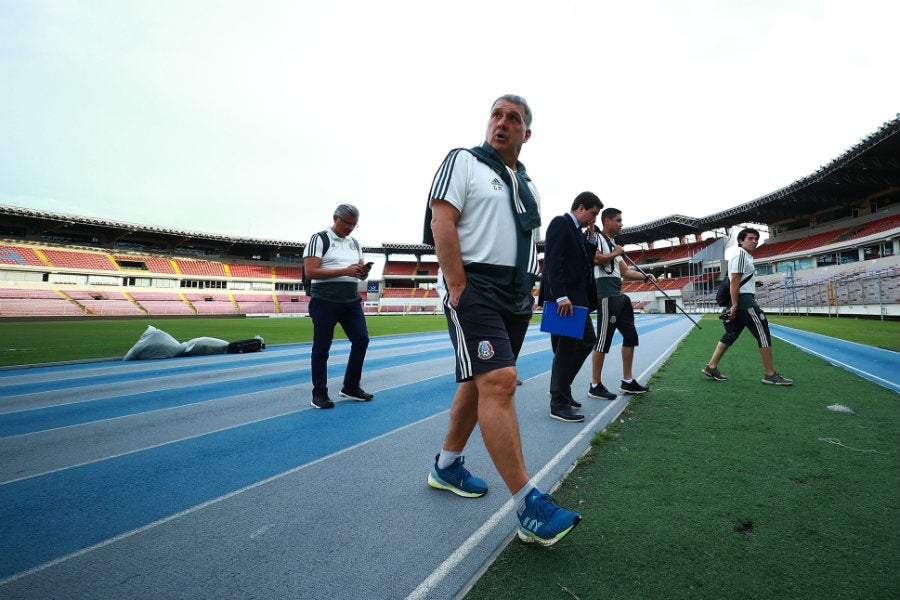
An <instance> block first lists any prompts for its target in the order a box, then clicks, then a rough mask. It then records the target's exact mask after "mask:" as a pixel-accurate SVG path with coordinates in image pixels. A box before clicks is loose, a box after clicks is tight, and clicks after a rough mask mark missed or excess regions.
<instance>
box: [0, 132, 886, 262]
mask: <svg viewBox="0 0 900 600" xmlns="http://www.w3.org/2000/svg"><path fill="white" fill-rule="evenodd" d="M898 133H900V114H898V115H897V118H895V119H894V120H893V121H889V122H887V123H885V124H884V125H883V126H882V127H881V128H880V129H879V130H878V131H876V132H875V133H873V134H872V135H870V136H868V137H867V138H865V139H863V140H861V141H860V142H859V143H858V144H857V145H856V146H854V147H852V148H850V149H849V150H847V151H846V152H845V153H844V154H842V155H841V156H839V157H838V158H836V159H834V160H833V161H831V163H829V164H828V165H826V166H824V167H822V168H820V169H819V170H818V171H816V172H815V173H813V174H812V175H809V176H807V177H804V178H802V179H798V180H797V181H795V182H794V183H792V184H790V185H788V186H786V187H783V188H781V189H780V190H776V191H774V192H772V193H771V194H768V195H766V196H763V197H761V198H757V199H756V200H753V201H751V202H747V203H745V204H740V205H738V206H735V207H733V208H729V209H727V210H724V211H721V212H718V213H715V214H712V215H709V216H706V217H701V218H696V217H689V216H686V215H670V216H668V217H664V218H661V219H657V220H655V221H652V222H650V223H645V224H643V225H636V226H634V227H626V228H625V229H623V230H622V233H621V234H619V235H618V236H617V237H616V241H617V242H619V243H621V244H640V243H649V242H653V241H657V240H663V239H671V238H680V237H683V236H685V235H688V234H700V233H703V232H705V231H714V230H716V229H720V228H728V227H732V226H735V225H740V224H743V223H759V224H772V223H778V222H779V221H785V220H788V219H794V218H798V217H801V216H804V215H808V214H811V213H814V212H817V211H820V210H823V209H827V208H838V207H849V206H852V205H854V204H856V203H858V202H859V201H860V200H862V199H866V198H875V197H878V196H882V195H886V194H890V193H894V192H897V191H900V135H898ZM725 191H726V192H727V190H725ZM2 237H7V238H15V239H22V240H28V241H35V242H47V241H50V242H52V241H61V242H62V243H70V244H71V243H75V244H83V245H86V246H99V247H104V248H114V247H119V248H122V247H126V248H127V247H128V246H129V245H131V246H133V247H134V248H135V249H136V250H141V249H147V250H157V251H163V252H174V253H179V252H188V253H198V254H210V255H221V256H241V257H248V258H250V257H257V256H258V257H259V258H261V259H262V260H273V259H274V256H275V255H276V254H282V255H285V254H287V255H298V254H301V253H302V252H303V250H304V248H305V247H306V243H305V242H297V241H289V240H267V239H260V238H242V237H232V236H225V235H217V234H213V233H203V232H197V231H188V230H180V229H169V228H163V227H153V226H150V225H138V224H134V223H126V222H122V221H112V220H108V219H96V218H92V217H83V216H74V215H67V214H62V213H53V212H47V211H41V210H32V209H28V208H19V207H14V206H3V205H0V238H2ZM540 246H543V244H541V245H540ZM540 249H541V250H543V248H542V247H541V248H540ZM363 250H364V251H366V252H371V253H384V254H413V255H416V256H421V255H423V254H431V253H433V252H434V249H433V248H432V247H430V246H426V245H423V244H383V245H382V246H374V247H364V248H363Z"/></svg>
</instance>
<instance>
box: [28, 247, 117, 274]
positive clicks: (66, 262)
mask: <svg viewBox="0 0 900 600" xmlns="http://www.w3.org/2000/svg"><path fill="white" fill-rule="evenodd" d="M41 253H42V254H43V255H44V256H46V257H47V260H48V261H49V262H50V264H51V265H52V266H54V267H60V268H63V269H81V270H87V271H116V270H118V268H117V266H116V264H115V263H114V262H113V261H112V257H110V256H109V255H108V254H101V253H99V252H78V251H73V250H59V249H56V248H44V249H42V250H41Z"/></svg>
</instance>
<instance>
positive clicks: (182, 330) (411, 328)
mask: <svg viewBox="0 0 900 600" xmlns="http://www.w3.org/2000/svg"><path fill="white" fill-rule="evenodd" d="M770 318H771V321H772V322H773V323H777V324H779V325H785V326H787V327H796V328H798V329H805V330H807V331H814V332H816V333H823V334H825V335H831V336H834V337H839V338H841V339H847V340H851V341H855V342H859V343H862V344H869V345H872V346H877V347H879V348H888V349H892V350H895V351H900V321H873V320H865V319H851V318H841V319H824V318H816V317H778V316H773V317H770ZM367 322H368V325H369V333H370V334H371V335H372V336H382V335H397V334H401V333H413V332H417V331H442V330H444V329H446V327H447V321H446V320H445V319H444V317H443V316H434V315H408V316H369V317H368V318H367ZM147 325H153V326H155V327H158V328H159V329H162V330H163V331H165V332H167V333H170V334H172V335H173V336H174V337H175V339H177V340H178V341H181V342H184V341H187V340H189V339H192V338H195V337H204V336H206V337H214V338H220V339H223V340H226V341H229V342H231V341H235V340H242V339H247V338H252V337H253V336H255V335H261V336H262V337H263V338H265V340H266V343H267V344H269V345H276V344H296V343H300V342H310V341H312V321H311V320H310V319H307V318H293V319H257V318H254V319H243V318H241V319H234V318H231V319H216V318H189V319H164V318H163V319H160V318H157V319H152V318H150V319H135V320H130V319H129V320H103V319H97V320H78V321H74V320H72V321H3V320H0V367H5V366H14V365H26V364H34V363H46V362H62V361H71V360H85V359H97V358H119V357H122V356H124V355H125V353H126V352H128V349H129V348H131V346H132V345H134V343H135V342H137V340H138V338H139V337H140V336H141V334H142V333H143V332H144V330H145V329H146V328H147ZM335 336H336V338H337V339H341V338H342V337H343V332H342V331H341V329H340V327H338V328H337V329H336V331H335Z"/></svg>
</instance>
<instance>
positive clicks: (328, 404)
mask: <svg viewBox="0 0 900 600" xmlns="http://www.w3.org/2000/svg"><path fill="white" fill-rule="evenodd" d="M310 404H311V405H312V406H313V408H334V402H332V401H331V398H329V397H328V392H327V391H325V392H313V397H312V402H310Z"/></svg>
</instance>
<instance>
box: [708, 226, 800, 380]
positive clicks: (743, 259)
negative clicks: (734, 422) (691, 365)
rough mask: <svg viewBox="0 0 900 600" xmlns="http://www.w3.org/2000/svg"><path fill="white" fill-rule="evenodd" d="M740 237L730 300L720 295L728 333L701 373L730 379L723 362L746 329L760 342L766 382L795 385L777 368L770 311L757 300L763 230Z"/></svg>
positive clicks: (732, 266)
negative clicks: (757, 258) (758, 250)
mask: <svg viewBox="0 0 900 600" xmlns="http://www.w3.org/2000/svg"><path fill="white" fill-rule="evenodd" d="M737 240H738V247H737V249H736V251H735V253H734V254H733V255H732V256H731V258H730V259H729V260H728V275H727V281H728V298H727V301H725V300H724V299H723V300H719V297H718V296H719V295H718V294H717V298H716V300H717V302H718V303H719V304H720V305H721V304H722V302H723V301H725V306H727V307H728V308H727V309H726V310H725V312H723V313H722V317H721V318H722V322H723V324H724V325H725V335H723V336H722V339H720V340H719V343H718V344H716V349H715V350H713V355H712V358H710V359H709V364H707V365H706V366H705V367H703V369H701V371H700V372H701V373H703V374H704V375H706V376H707V377H709V378H710V379H714V380H715V381H727V380H728V378H727V377H725V376H724V375H722V373H721V372H720V371H719V368H718V367H719V361H720V360H722V356H723V355H724V354H725V352H726V351H727V350H728V349H729V348H730V347H731V345H732V344H734V342H735V341H736V340H737V339H738V336H740V335H741V332H742V331H744V329H745V328H746V329H749V330H750V333H751V334H752V335H753V337H755V338H756V342H757V344H759V355H760V357H761V358H762V363H763V368H764V369H765V373H764V374H763V378H762V382H763V383H765V384H768V385H793V384H794V381H793V380H792V379H788V378H787V377H784V376H782V375H781V374H780V373H778V372H777V371H776V370H775V366H774V363H773V360H772V334H771V333H769V322H768V320H766V313H764V312H763V310H762V309H761V308H760V307H759V305H758V304H757V303H756V266H755V265H754V264H753V256H752V255H753V253H754V252H755V251H756V246H757V245H758V244H759V231H757V230H756V229H752V228H749V227H748V228H745V229H742V230H741V231H740V233H738V236H737Z"/></svg>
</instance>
